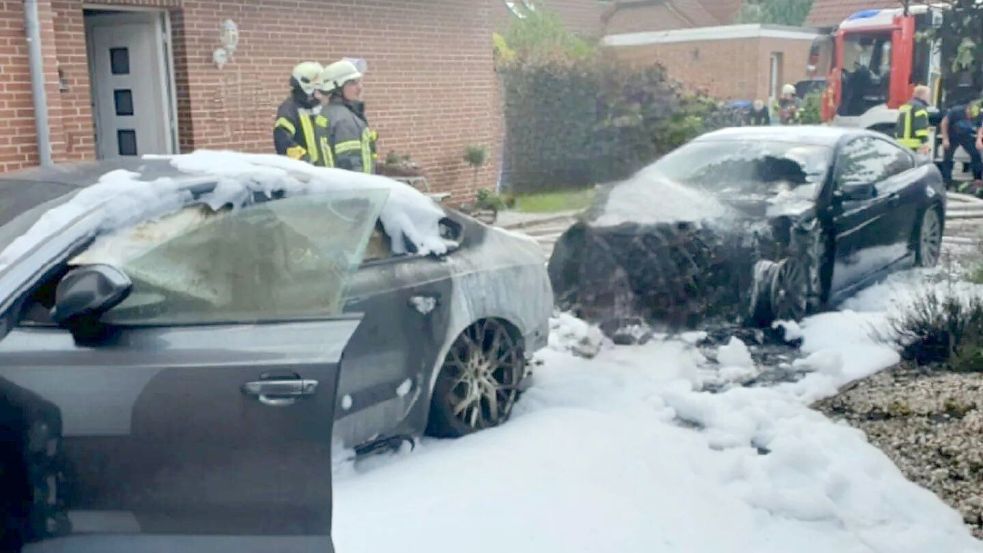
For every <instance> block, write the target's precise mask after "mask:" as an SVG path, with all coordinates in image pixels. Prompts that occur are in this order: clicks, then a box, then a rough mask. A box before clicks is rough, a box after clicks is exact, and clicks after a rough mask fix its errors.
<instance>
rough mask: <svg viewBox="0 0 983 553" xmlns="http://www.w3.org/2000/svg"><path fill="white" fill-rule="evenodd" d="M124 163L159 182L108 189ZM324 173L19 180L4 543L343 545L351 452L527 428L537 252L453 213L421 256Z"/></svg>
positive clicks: (0, 375) (1, 259)
mask: <svg viewBox="0 0 983 553" xmlns="http://www.w3.org/2000/svg"><path fill="white" fill-rule="evenodd" d="M120 168H125V169H128V170H129V171H130V172H129V173H121V172H118V171H117V173H113V174H114V175H121V176H125V178H129V179H133V180H135V181H139V182H140V183H142V184H143V185H145V186H143V189H145V190H149V191H152V193H150V194H149V195H141V194H135V193H133V192H132V189H131V188H127V186H128V185H127V184H126V183H121V184H119V187H118V188H113V187H112V185H111V186H109V187H107V186H106V183H105V181H106V179H105V178H103V179H102V180H103V182H102V183H100V185H101V188H100V189H99V190H100V191H101V192H100V194H94V193H91V192H93V190H96V188H97V186H100V185H95V186H93V183H95V182H96V181H98V180H100V176H102V175H104V174H106V173H107V172H108V171H110V170H114V169H120ZM317 178H318V177H317V175H314V176H313V177H312V176H311V175H307V176H303V175H302V176H300V177H298V179H299V180H298V179H293V177H289V178H285V177H283V175H280V176H277V177H268V178H267V181H264V177H263V176H260V177H257V180H258V182H252V183H251V187H244V188H242V189H241V190H239V192H240V193H237V194H229V190H230V189H235V188H236V183H235V182H230V178H229V177H228V176H224V177H215V176H212V175H209V173H208V171H197V172H182V171H181V170H178V169H176V168H175V167H173V166H172V164H170V163H168V162H167V161H165V160H156V161H155V160H145V161H131V162H127V163H120V162H114V163H112V164H109V163H99V164H92V165H83V166H78V167H73V168H70V169H58V170H33V171H28V172H24V173H19V174H8V175H4V176H2V177H0V489H2V490H3V494H2V498H0V520H2V522H3V526H0V550H4V551H6V550H17V548H19V547H21V546H22V545H23V546H24V550H25V551H100V552H102V551H171V550H180V551H219V550H232V549H235V550H236V551H239V552H245V551H278V552H282V551H321V552H323V551H331V550H332V545H331V538H330V522H331V468H330V467H331V458H332V445H333V444H334V445H335V446H337V445H339V444H341V445H343V446H345V447H346V448H353V449H356V450H363V449H365V450H369V449H373V448H375V447H377V446H379V445H380V444H383V445H385V444H389V443H391V442H392V441H394V440H401V439H405V438H407V437H415V436H417V435H420V434H422V433H424V432H429V433H430V434H433V435H436V436H460V435H463V434H466V433H469V432H472V431H475V430H479V429H482V428H485V427H489V426H494V425H497V424H500V423H501V422H503V421H505V420H506V419H507V418H508V415H509V412H510V411H511V408H512V405H513V404H514V402H515V400H516V398H517V396H518V394H519V392H520V391H521V389H522V388H523V386H524V385H525V383H526V382H527V380H526V379H525V376H526V375H527V368H526V362H525V360H526V357H527V354H529V353H531V352H532V351H534V350H536V349H538V348H539V347H541V346H542V345H544V344H545V340H546V336H547V332H548V318H549V315H550V314H551V311H552V294H551V290H550V287H549V282H548V278H547V275H546V271H545V266H544V262H543V258H542V254H541V253H540V252H539V251H538V249H537V247H536V245H535V244H534V243H531V242H529V241H527V240H524V239H522V238H518V237H514V236H511V235H508V234H506V233H503V232H499V231H496V230H493V229H490V228H488V227H485V226H484V225H482V224H480V223H478V222H476V221H473V220H471V219H469V218H467V217H465V216H463V215H460V214H458V213H455V212H452V211H450V210H447V211H445V212H444V213H443V216H442V217H441V218H440V221H439V234H440V240H442V241H443V243H444V244H445V245H446V246H447V248H446V252H441V253H440V254H439V255H433V254H430V255H423V252H418V251H415V248H414V245H413V242H412V241H411V240H408V239H406V237H405V236H399V237H396V238H391V237H390V234H391V233H387V232H386V230H388V227H385V225H383V224H382V223H380V213H385V209H386V206H387V205H388V204H387V202H388V201H389V197H388V195H387V192H386V191H385V190H377V189H373V188H366V189H363V188H357V189H348V190H344V189H332V190H327V191H325V190H321V191H319V192H312V191H311V190H313V188H312V187H311V185H310V181H311V180H317ZM352 178H356V177H352ZM357 178H363V177H357ZM372 178H376V179H378V178H379V177H372ZM232 180H233V181H234V179H232ZM110 184H112V183H110ZM154 187H157V188H154ZM116 190H118V191H119V192H118V197H116V195H117V193H116V192H115V191H116ZM158 190H159V192H158ZM298 190H306V192H305V193H297V191H298ZM243 191H246V192H247V193H245V194H243V193H241V192H243ZM107 192H108V194H107ZM437 209H440V208H437ZM383 220H384V217H383ZM394 239H395V240H403V241H405V243H404V244H402V247H393V244H392V240H394ZM393 252H401V253H399V254H396V253H393ZM519 291H521V293H519ZM24 544H26V545H24Z"/></svg>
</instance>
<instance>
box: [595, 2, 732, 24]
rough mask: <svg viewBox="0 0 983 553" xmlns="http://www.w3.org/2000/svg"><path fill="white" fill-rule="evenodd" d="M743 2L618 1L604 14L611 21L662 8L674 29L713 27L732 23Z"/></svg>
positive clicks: (606, 19) (605, 18)
mask: <svg viewBox="0 0 983 553" xmlns="http://www.w3.org/2000/svg"><path fill="white" fill-rule="evenodd" d="M741 2H742V0H617V1H615V2H614V3H613V4H612V5H611V7H610V8H608V10H607V12H606V13H605V14H604V20H605V21H608V20H610V19H611V18H612V17H613V16H614V15H615V14H616V13H618V12H621V11H629V10H632V9H636V8H652V7H661V8H663V9H665V10H666V11H667V12H668V13H671V14H672V16H674V17H673V19H675V20H676V21H678V24H675V23H674V24H673V25H671V26H672V27H673V28H688V27H712V26H715V25H725V24H728V23H732V22H733V20H734V18H735V17H736V15H737V12H738V10H739V9H740V7H741Z"/></svg>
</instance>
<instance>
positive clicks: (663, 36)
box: [602, 24, 819, 47]
mask: <svg viewBox="0 0 983 553" xmlns="http://www.w3.org/2000/svg"><path fill="white" fill-rule="evenodd" d="M817 36H819V32H818V31H817V30H816V29H811V28H804V27H786V26H782V25H761V24H748V25H720V26H715V27H698V28H695V29H675V30H671V31H655V32H643V33H624V34H617V35H608V36H605V37H604V39H603V41H602V42H603V44H604V46H612V47H619V46H646V45H649V44H672V43H677V42H707V41H712V40H740V39H748V38H778V39H785V40H808V41H812V40H813V39H815V38H816V37H817Z"/></svg>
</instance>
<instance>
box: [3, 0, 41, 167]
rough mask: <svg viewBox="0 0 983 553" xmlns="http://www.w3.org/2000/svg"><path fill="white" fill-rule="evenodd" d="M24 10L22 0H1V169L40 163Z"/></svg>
mask: <svg viewBox="0 0 983 553" xmlns="http://www.w3.org/2000/svg"><path fill="white" fill-rule="evenodd" d="M41 4H42V6H41V8H45V7H50V6H49V5H48V4H45V3H43V2H42V3H41ZM23 10H24V3H23V2H22V1H20V0H0V171H9V170H12V169H17V168H20V167H24V166H27V165H34V164H36V163H37V148H36V147H35V144H36V134H35V127H34V104H33V100H32V95H31V76H30V71H29V69H28V57H27V43H26V42H25V40H24V11H23ZM39 11H42V10H41V9H39ZM49 19H50V18H49ZM47 31H48V32H47V34H48V35H49V36H50V29H48V30H47ZM42 33H43V34H44V33H45V29H44V28H42ZM43 54H44V52H42V55H43ZM50 93H51V91H50V90H49V94H50Z"/></svg>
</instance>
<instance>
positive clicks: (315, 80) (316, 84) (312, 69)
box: [290, 61, 324, 94]
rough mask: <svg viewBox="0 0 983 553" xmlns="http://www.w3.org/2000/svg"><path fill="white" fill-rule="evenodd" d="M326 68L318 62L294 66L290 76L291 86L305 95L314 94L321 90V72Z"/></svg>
mask: <svg viewBox="0 0 983 553" xmlns="http://www.w3.org/2000/svg"><path fill="white" fill-rule="evenodd" d="M322 71H324V68H323V67H321V64H320V63H318V62H316V61H305V62H301V63H298V64H297V65H295V66H294V70H293V73H291V74H290V80H291V84H293V86H295V87H298V88H300V89H301V90H303V91H304V93H305V94H314V91H315V90H317V89H318V88H321V72H322Z"/></svg>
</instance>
